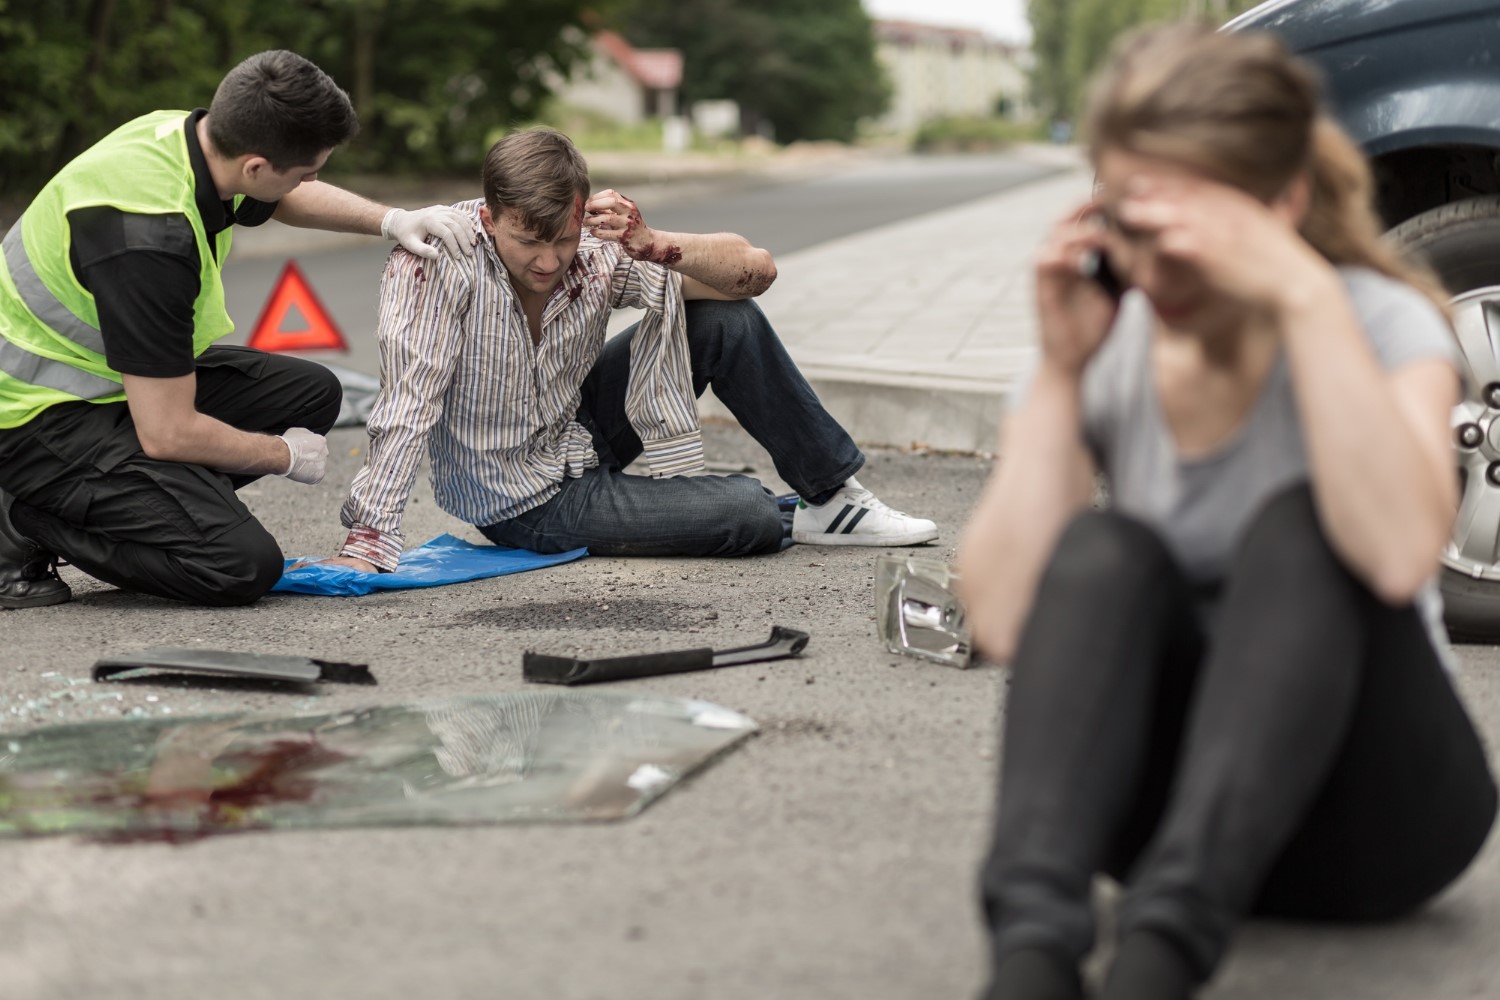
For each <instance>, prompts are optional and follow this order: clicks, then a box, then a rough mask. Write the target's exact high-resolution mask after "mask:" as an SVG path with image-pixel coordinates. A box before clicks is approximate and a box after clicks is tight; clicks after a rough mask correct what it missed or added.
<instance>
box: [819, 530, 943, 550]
mask: <svg viewBox="0 0 1500 1000" xmlns="http://www.w3.org/2000/svg"><path fill="white" fill-rule="evenodd" d="M937 536H938V533H937V530H936V529H934V530H932V531H913V532H910V533H908V534H905V535H861V534H849V535H840V534H832V535H830V534H827V533H825V532H822V531H793V532H792V541H794V542H796V543H797V544H798V545H863V546H865V547H867V548H879V547H880V546H882V545H891V546H899V545H921V544H922V543H923V542H930V541H932V540H933V539H935V538H937Z"/></svg>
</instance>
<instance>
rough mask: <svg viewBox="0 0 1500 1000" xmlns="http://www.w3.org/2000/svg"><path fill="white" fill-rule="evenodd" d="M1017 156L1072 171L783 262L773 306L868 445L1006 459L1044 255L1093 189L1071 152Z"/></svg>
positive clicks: (785, 333)
mask: <svg viewBox="0 0 1500 1000" xmlns="http://www.w3.org/2000/svg"><path fill="white" fill-rule="evenodd" d="M1018 155H1023V156H1029V157H1036V158H1041V157H1045V158H1046V159H1047V160H1048V161H1049V162H1054V163H1056V164H1057V165H1058V167H1059V168H1060V170H1061V171H1062V172H1060V173H1059V174H1058V175H1057V176H1055V177H1053V178H1049V179H1047V180H1043V181H1039V182H1036V183H1032V184H1026V185H1023V186H1021V187H1017V188H1013V189H1011V190H1008V191H1004V192H1002V193H1000V194H997V195H994V196H992V197H989V198H986V199H984V200H982V201H979V202H976V203H973V204H969V205H962V206H959V207H957V208H953V209H948V210H946V211H943V212H937V213H934V214H931V215H926V216H922V217H919V218H916V219H911V220H908V221H905V222H901V223H897V224H895V225H891V226H884V227H881V228H879V229H872V230H868V231H866V232H863V233H860V234H858V235H855V236H852V237H847V238H845V239H841V240H836V241H834V242H832V243H825V244H823V245H821V246H818V247H815V248H813V249H810V250H806V251H803V252H801V253H797V254H792V255H790V256H787V257H784V258H782V259H781V260H780V261H778V270H779V276H778V278H777V280H776V284H775V285H773V286H772V287H771V289H770V291H768V292H767V293H766V294H765V295H764V296H762V298H761V305H762V306H763V307H764V308H765V310H766V312H767V314H768V315H769V316H770V317H771V319H772V321H773V322H774V323H775V324H776V328H777V330H778V331H779V332H780V333H781V336H782V338H783V339H784V340H785V342H786V344H787V347H788V349H789V350H790V351H791V353H792V355H793V357H795V358H796V360H797V362H798V364H799V365H800V366H801V368H802V370H803V372H804V373H806V375H807V376H808V378H809V379H810V380H812V381H813V383H814V386H815V388H816V389H817V390H818V394H819V396H821V397H822V398H823V400H824V402H825V403H826V404H827V406H828V407H829V409H830V410H831V411H832V412H833V413H834V415H835V416H837V417H838V418H839V419H840V420H841V421H844V424H845V426H846V427H849V428H851V433H853V434H854V436H855V437H856V438H858V439H859V440H860V441H863V442H868V443H872V444H889V445H897V446H903V447H904V446H909V445H913V444H919V445H926V446H929V447H933V448H942V449H956V450H962V451H991V450H993V448H994V442H995V433H996V426H997V424H998V420H999V417H1000V411H1001V408H1002V405H1003V399H1004V396H1005V393H1006V392H1007V391H1008V390H1009V388H1010V387H1011V385H1012V384H1013V383H1014V381H1015V379H1016V378H1017V376H1018V375H1020V374H1021V372H1022V371H1023V370H1024V369H1025V367H1026V366H1027V365H1029V364H1030V360H1031V357H1032V355H1033V353H1034V350H1035V343H1036V337H1035V326H1034V320H1033V315H1034V311H1033V292H1032V281H1031V261H1032V257H1033V255H1034V253H1035V250H1036V247H1037V246H1038V244H1039V243H1040V241H1041V240H1042V238H1043V236H1044V235H1045V234H1046V232H1047V230H1048V229H1050V228H1051V226H1052V223H1053V222H1054V221H1055V220H1056V219H1057V217H1058V216H1059V215H1061V214H1062V213H1063V212H1065V211H1067V209H1068V207H1069V206H1071V205H1073V204H1075V203H1077V202H1078V201H1080V200H1082V199H1083V198H1085V197H1087V195H1088V190H1089V183H1090V175H1089V173H1088V171H1087V170H1086V169H1085V165H1084V161H1083V159H1082V157H1081V156H1080V155H1079V153H1078V152H1077V151H1076V150H1074V149H1072V148H1065V149H1057V148H1048V147H1027V148H1025V149H1023V150H1021V151H1020V152H1019V153H1018Z"/></svg>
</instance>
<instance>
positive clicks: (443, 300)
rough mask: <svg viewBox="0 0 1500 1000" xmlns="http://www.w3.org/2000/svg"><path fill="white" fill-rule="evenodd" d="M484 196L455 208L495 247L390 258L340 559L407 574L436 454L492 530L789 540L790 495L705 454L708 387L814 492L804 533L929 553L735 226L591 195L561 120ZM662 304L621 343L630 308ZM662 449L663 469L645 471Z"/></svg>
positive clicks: (807, 500)
mask: <svg viewBox="0 0 1500 1000" xmlns="http://www.w3.org/2000/svg"><path fill="white" fill-rule="evenodd" d="M483 184H484V198H483V200H480V201H473V202H466V203H462V204H460V205H457V206H455V207H456V208H458V209H460V210H462V211H463V212H465V213H466V214H467V215H468V216H469V217H470V218H471V220H472V224H473V227H474V229H475V230H476V231H478V230H481V229H482V230H483V232H484V233H485V234H486V236H487V237H488V239H485V240H482V241H481V244H482V247H481V249H480V250H479V251H477V252H476V253H475V254H474V255H473V256H472V257H467V258H461V259H456V260H453V259H446V258H444V259H440V260H437V261H429V260H423V259H421V258H419V257H416V256H413V255H412V254H410V253H407V252H405V251H402V250H399V249H398V250H396V251H395V252H393V253H392V254H391V257H390V260H389V262H388V263H387V265H386V271H385V276H384V279H383V281H382V283H381V294H380V329H379V338H380V347H381V367H382V371H381V390H380V395H379V397H378V399H377V400H376V403H375V407H374V410H373V413H372V416H371V419H370V422H369V433H370V439H371V445H370V451H369V456H368V459H367V461H366V463H365V467H364V468H363V469H362V470H361V471H360V473H359V474H358V475H357V476H356V477H355V480H354V484H353V487H352V489H351V492H350V496H349V499H348V501H347V502H346V503H345V504H344V508H343V512H342V520H343V523H344V525H345V526H346V527H348V528H349V529H350V530H349V533H348V536H347V539H346V540H345V542H344V545H343V547H342V548H341V549H340V552H339V556H338V557H337V558H335V559H333V560H329V561H330V562H335V563H338V564H342V565H347V566H353V567H356V568H359V569H363V570H366V571H373V570H387V571H388V570H393V569H395V568H396V564H397V561H398V560H399V558H400V555H401V544H402V540H401V533H400V523H401V516H402V512H403V509H404V507H405V504H406V501H407V498H408V496H409V495H410V492H411V487H412V483H413V481H414V480H415V478H416V474H417V466H418V464H419V463H420V461H421V457H422V449H423V445H424V444H425V445H427V448H428V450H429V452H430V456H431V462H432V480H433V486H434V490H435V493H436V497H437V502H438V504H439V505H440V506H441V507H442V508H443V509H444V510H446V511H447V512H449V513H450V514H452V515H454V516H455V517H459V518H462V519H463V520H465V521H467V522H468V523H470V524H473V525H476V526H477V527H478V528H479V530H480V531H481V532H483V533H484V535H485V536H486V537H488V538H489V539H490V540H491V541H493V542H496V543H497V544H500V545H507V546H513V547H516V548H524V549H530V550H532V551H536V552H561V551H565V550H568V549H572V548H577V547H580V546H587V547H588V548H589V550H590V551H591V552H594V553H596V554H599V555H655V556H662V555H681V556H710V555H718V556H733V555H749V554H751V553H757V552H775V551H777V550H779V549H780V548H781V547H782V546H783V543H784V539H785V537H786V534H787V525H786V523H785V521H784V519H783V516H782V513H781V512H780V510H779V508H778V505H777V502H776V498H775V497H774V496H772V495H771V494H770V492H769V491H767V490H766V489H765V488H764V487H762V486H761V484H760V483H759V482H757V481H756V480H754V479H750V478H747V477H744V476H687V475H684V473H689V472H694V471H697V470H699V469H700V468H701V467H702V464H703V453H702V441H701V437H700V431H699V427H698V418H697V407H696V398H697V396H698V395H700V394H701V393H702V392H703V390H704V388H705V387H707V386H709V385H712V386H713V387H714V393H715V395H717V396H718V397H719V399H720V400H721V401H723V403H724V404H725V406H727V407H728V408H729V410H730V412H731V413H733V414H734V416H735V417H736V418H737V419H738V420H739V422H740V424H741V425H742V426H743V427H744V428H745V429H746V430H747V431H749V433H750V434H751V436H752V437H754V438H755V439H756V440H757V441H758V442H760V444H761V445H762V446H763V447H764V448H765V449H766V450H767V451H768V452H769V453H770V455H771V458H772V461H773V462H774V463H775V465H776V471H777V473H778V474H779V475H780V476H781V477H782V478H783V479H784V480H785V481H786V482H787V483H789V484H790V485H791V486H792V488H793V489H795V490H796V491H797V493H798V494H799V495H800V496H801V497H802V498H803V501H802V502H801V503H800V504H799V505H798V506H797V508H796V511H795V513H794V514H793V515H792V517H791V525H790V531H791V537H792V538H793V539H794V540H796V541H798V542H812V543H815V544H840V545H913V544H917V543H921V542H926V541H930V540H932V539H933V538H936V537H937V527H936V526H935V525H934V524H933V523H932V522H931V521H926V520H922V519H919V518H914V517H908V516H907V515H905V514H902V513H899V512H897V511H894V510H891V509H890V508H889V507H887V506H886V505H885V504H883V503H881V502H880V501H879V500H877V499H876V498H875V496H874V495H873V494H871V493H870V491H869V490H866V489H864V488H863V487H862V486H860V484H859V483H858V481H856V480H855V479H854V478H853V476H854V473H855V472H857V471H858V470H859V468H860V467H861V466H862V465H863V464H864V456H863V455H862V454H861V453H860V451H859V449H858V448H857V447H856V446H855V444H854V442H853V441H852V440H851V439H850V438H849V435H848V434H846V433H845V432H844V430H843V429H842V428H841V427H840V426H839V425H838V424H837V423H836V422H835V421H834V420H833V418H832V417H830V416H829V415H828V413H827V412H826V411H825V410H824V409H823V407H822V404H820V403H819V402H818V399H817V396H815V395H814V394H813V391H812V389H811V388H810V387H809V386H808V384H807V382H806V381H805V380H804V379H803V378H802V375H801V373H799V372H798V371H797V368H796V366H795V365H794V364H793V363H792V360H791V358H790V357H788V356H787V353H786V351H785V349H784V348H783V347H782V346H781V342H780V341H779V340H778V339H777V337H776V334H775V331H773V330H772V329H771V325H770V323H769V322H768V321H767V320H766V317H765V315H764V314H763V313H762V312H761V311H760V309H759V308H758V307H757V306H756V305H755V304H754V303H752V302H750V301H747V300H748V298H749V297H750V296H753V295H758V294H759V293H761V292H762V291H764V290H765V289H766V288H767V287H768V286H769V285H770V284H771V282H772V280H774V278H775V276H776V268H775V265H774V264H773V263H772V261H771V257H770V255H769V254H768V253H766V252H765V251H764V250H759V249H756V248H754V247H752V246H750V244H749V243H748V242H747V241H746V240H745V239H744V238H743V237H740V236H736V235H733V234H729V233H717V234H713V235H690V234H678V233H661V232H655V231H653V230H652V229H651V228H650V227H649V226H647V225H646V223H645V222H644V221H643V220H642V219H641V216H640V213H639V212H638V211H637V209H636V206H635V204H634V203H633V202H631V201H630V200H629V199H628V198H625V197H624V196H622V195H620V194H618V193H616V192H614V191H601V192H600V193H598V194H596V195H594V196H593V197H590V196H589V177H588V167H587V165H586V164H585V163H584V161H583V158H582V157H581V156H580V155H579V153H578V151H577V149H575V148H574V146H573V144H572V143H571V142H570V141H569V140H568V139H567V137H566V136H563V135H561V134H559V133H557V132H553V131H550V130H547V129H533V130H528V131H523V132H517V133H514V134H512V135H510V136H507V137H506V138H504V139H502V140H501V141H500V142H498V143H496V144H495V146H494V147H493V148H492V149H491V150H490V151H489V154H488V155H487V157H486V160H485V164H484V178H483ZM622 306H629V307H640V308H644V309H645V310H646V316H645V318H644V319H642V320H641V322H639V323H637V324H636V325H635V326H633V327H631V328H630V329H629V330H626V331H625V332H623V333H621V334H620V335H618V336H616V337H614V338H612V339H611V340H609V341H608V342H607V343H606V341H605V328H606V326H607V325H608V320H609V316H610V313H611V311H612V310H613V309H615V308H619V307H622ZM641 456H644V459H645V462H646V464H647V465H648V466H649V470H650V473H651V475H650V476H637V475H626V474H625V473H624V471H623V470H624V468H625V467H626V466H627V465H629V464H630V463H632V462H633V461H635V460H636V459H637V458H638V457H641Z"/></svg>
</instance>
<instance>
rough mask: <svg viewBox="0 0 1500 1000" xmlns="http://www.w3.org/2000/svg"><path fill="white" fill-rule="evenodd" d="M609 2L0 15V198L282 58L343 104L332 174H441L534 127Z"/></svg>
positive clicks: (484, 0)
mask: <svg viewBox="0 0 1500 1000" xmlns="http://www.w3.org/2000/svg"><path fill="white" fill-rule="evenodd" d="M614 3H615V0H427V2H419V0H295V2H288V0H0V194H6V193H15V192H21V191H27V190H35V188H36V187H38V186H39V185H40V183H41V182H42V181H44V180H45V179H46V178H47V177H49V176H50V175H51V174H52V173H54V172H55V171H56V170H57V169H58V168H59V167H61V166H62V165H63V164H64V163H66V162H67V161H68V160H69V159H71V158H72V157H73V156H75V155H77V153H79V152H80V151H81V150H83V149H85V148H87V147H88V146H89V145H90V144H92V143H93V142H95V141H97V140H98V139H99V138H100V137H102V136H103V135H105V134H106V133H107V132H109V131H110V130H111V129H113V128H115V127H116V126H117V125H119V124H120V123H122V122H124V121H126V120H127V119H129V118H132V117H134V116H136V115H139V114H143V113H145V112H148V111H152V110H156V109H163V108H182V109H187V108H193V107H201V106H206V105H207V104H208V102H209V100H210V99H211V98H212V97H213V92H214V88H215V87H216V86H217V85H218V83H219V80H220V79H221V78H222V77H223V75H224V73H225V71H226V70H228V69H229V67H231V66H233V65H234V64H235V63H236V62H238V61H239V60H241V59H243V58H244V57H245V56H248V55H250V54H252V53H254V52H259V51H261V50H263V49H270V48H285V49H291V50H293V51H295V52H299V53H301V54H302V55H305V56H307V57H308V58H309V59H311V60H312V61H313V62H315V63H317V64H318V65H319V66H321V67H322V68H323V69H324V70H326V71H327V72H328V73H329V74H330V75H332V76H333V78H334V79H335V80H337V81H338V82H339V85H340V86H342V87H343V88H344V89H346V90H347V91H349V93H350V96H351V97H352V98H353V99H354V104H355V108H356V110H357V111H358V113H359V120H360V134H359V136H358V137H356V139H355V140H354V142H353V143H352V144H351V145H350V146H349V147H348V148H347V149H346V150H344V151H343V152H341V153H340V154H339V156H338V157H336V158H335V169H336V170H340V171H356V170H358V171H396V172H407V171H418V170H440V171H445V172H447V171H453V170H456V169H465V168H468V167H472V166H473V165H474V164H476V163H478V162H479V160H480V158H481V157H482V156H483V153H484V150H485V149H486V148H487V147H488V139H489V137H490V136H491V135H492V134H493V132H494V130H495V129H496V128H497V127H500V128H503V127H504V126H506V125H508V124H510V123H512V122H516V121H521V120H527V119H531V118H534V117H535V116H536V115H537V112H538V109H539V108H540V106H541V104H542V101H543V100H544V99H545V97H546V95H547V90H548V88H547V79H546V75H547V71H548V69H549V68H551V69H556V70H558V71H561V72H566V71H567V70H568V68H570V67H571V66H572V65H573V64H574V63H575V62H576V61H577V60H578V59H580V58H581V57H582V56H583V54H584V49H585V46H586V43H585V42H584V40H583V39H584V36H583V35H582V33H580V32H576V31H575V32H567V31H565V30H564V29H565V28H567V27H569V26H574V27H583V26H584V25H586V24H587V23H591V22H592V20H593V18H594V17H596V16H598V15H600V14H607V13H609V12H610V10H611V9H612V7H613V6H614Z"/></svg>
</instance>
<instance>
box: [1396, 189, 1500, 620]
mask: <svg viewBox="0 0 1500 1000" xmlns="http://www.w3.org/2000/svg"><path fill="white" fill-rule="evenodd" d="M1390 235H1391V238H1392V239H1393V240H1394V241H1395V242H1396V243H1397V244H1398V245H1399V246H1400V247H1401V248H1402V249H1403V250H1404V251H1405V252H1407V253H1410V254H1412V255H1414V256H1415V257H1416V258H1418V259H1420V260H1424V261H1426V263H1427V264H1429V265H1430V266H1431V267H1432V268H1433V270H1435V271H1436V272H1437V273H1438V276H1439V277H1440V278H1442V281H1443V284H1444V286H1446V287H1447V289H1448V291H1449V293H1450V294H1451V295H1452V296H1453V300H1452V301H1453V308H1454V326H1455V328H1456V329H1457V331H1458V335H1459V346H1460V348H1461V349H1462V351H1463V354H1464V361H1465V368H1466V370H1465V373H1464V376H1465V382H1466V384H1465V393H1464V401H1463V403H1461V404H1460V405H1459V406H1458V407H1455V408H1454V411H1453V412H1454V418H1453V424H1454V447H1455V450H1456V455H1457V459H1458V467H1459V473H1460V484H1461V486H1462V489H1463V499H1462V502H1461V505H1460V511H1459V517H1458V519H1457V521H1456V523H1455V526H1454V532H1453V538H1452V540H1451V541H1450V543H1449V545H1448V548H1447V550H1446V551H1445V552H1444V553H1443V572H1442V576H1441V586H1442V591H1443V618H1444V621H1445V622H1446V624H1447V626H1448V633H1449V635H1450V636H1451V637H1452V638H1453V639H1454V640H1455V641H1460V642H1489V643H1493V642H1500V195H1486V196H1483V197H1479V198H1468V199H1465V200H1464V201H1457V202H1453V203H1452V204H1449V205H1442V206H1439V207H1438V208H1434V209H1431V210H1430V211H1427V212H1423V213H1422V214H1421V215H1418V216H1415V217H1413V218H1411V219H1408V220H1407V221H1406V222H1403V223H1402V224H1401V225H1399V226H1397V227H1396V228H1395V229H1393V230H1392V231H1391V234H1390Z"/></svg>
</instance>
